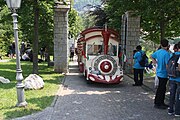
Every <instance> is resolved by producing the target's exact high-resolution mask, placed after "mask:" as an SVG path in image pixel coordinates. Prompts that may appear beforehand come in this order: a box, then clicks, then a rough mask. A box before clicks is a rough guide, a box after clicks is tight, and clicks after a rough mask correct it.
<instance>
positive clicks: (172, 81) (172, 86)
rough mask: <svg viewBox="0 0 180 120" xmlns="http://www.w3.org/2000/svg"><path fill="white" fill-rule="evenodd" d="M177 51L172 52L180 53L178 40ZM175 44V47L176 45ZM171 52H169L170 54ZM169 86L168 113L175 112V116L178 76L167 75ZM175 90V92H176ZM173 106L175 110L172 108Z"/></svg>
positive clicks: (177, 111)
mask: <svg viewBox="0 0 180 120" xmlns="http://www.w3.org/2000/svg"><path fill="white" fill-rule="evenodd" d="M176 46H177V51H175V52H174V54H175V55H180V42H178V44H176ZM176 46H175V47H176ZM172 55H173V54H171V56H172ZM169 87H170V99H169V108H168V114H169V115H173V114H174V113H175V116H177V117H179V116H180V99H179V97H180V76H177V77H169ZM176 90H177V93H176ZM176 94H177V98H176V101H175V96H176ZM174 106H175V110H174Z"/></svg>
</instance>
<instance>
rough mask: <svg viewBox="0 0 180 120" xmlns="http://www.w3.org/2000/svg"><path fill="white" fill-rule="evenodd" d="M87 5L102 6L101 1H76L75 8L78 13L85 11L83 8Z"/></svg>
mask: <svg viewBox="0 0 180 120" xmlns="http://www.w3.org/2000/svg"><path fill="white" fill-rule="evenodd" d="M87 4H91V5H100V4H101V0H74V8H75V9H76V10H77V11H78V12H82V11H83V8H84V7H85V6H86V5H87Z"/></svg>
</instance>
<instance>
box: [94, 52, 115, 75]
mask: <svg viewBox="0 0 180 120" xmlns="http://www.w3.org/2000/svg"><path fill="white" fill-rule="evenodd" d="M94 68H95V70H98V71H99V72H100V73H101V74H104V75H114V74H115V73H116V70H117V63H116V61H115V60H114V58H113V57H111V56H109V55H103V56H99V57H98V58H97V59H96V60H95V62H94Z"/></svg>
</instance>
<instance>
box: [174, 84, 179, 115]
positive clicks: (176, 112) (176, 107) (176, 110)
mask: <svg viewBox="0 0 180 120" xmlns="http://www.w3.org/2000/svg"><path fill="white" fill-rule="evenodd" d="M175 114H177V115H180V83H179V82H178V83H177V94H176V103H175Z"/></svg>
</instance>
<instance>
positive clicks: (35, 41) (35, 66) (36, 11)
mask: <svg viewBox="0 0 180 120" xmlns="http://www.w3.org/2000/svg"><path fill="white" fill-rule="evenodd" d="M38 22H39V8H38V0H34V39H33V73H34V74H38V42H39V40H38V27H39V23H38Z"/></svg>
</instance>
